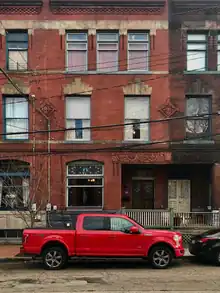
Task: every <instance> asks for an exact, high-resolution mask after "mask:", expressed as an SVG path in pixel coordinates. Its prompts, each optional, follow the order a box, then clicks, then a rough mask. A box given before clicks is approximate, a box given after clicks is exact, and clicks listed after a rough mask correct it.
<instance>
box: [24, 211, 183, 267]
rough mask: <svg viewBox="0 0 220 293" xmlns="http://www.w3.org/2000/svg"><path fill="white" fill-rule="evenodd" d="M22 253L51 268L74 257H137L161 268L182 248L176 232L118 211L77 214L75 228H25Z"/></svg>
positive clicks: (176, 256) (178, 255)
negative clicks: (149, 225) (153, 227)
mask: <svg viewBox="0 0 220 293" xmlns="http://www.w3.org/2000/svg"><path fill="white" fill-rule="evenodd" d="M21 254H23V255H29V256H32V257H42V259H43V263H44V267H45V269H50V270H58V269H61V268H63V267H64V266H65V265H66V264H67V263H68V260H69V259H71V258H76V257H78V258H80V257H97V258H98V257H100V258H103V257H104V258H107V257H110V258H111V257H112V258H115V257H126V258H128V257H138V258H143V259H147V260H149V261H150V263H151V264H152V266H153V267H154V268H158V269H164V268H167V267H168V266H169V265H170V263H171V261H172V259H173V258H179V257H182V256H183V255H184V248H183V244H182V235H181V234H180V233H178V232H173V231H165V230H151V229H145V228H144V227H143V226H141V225H140V224H138V223H137V222H136V221H134V220H133V219H131V218H129V217H127V216H125V215H121V214H80V215H78V217H77V220H76V226H75V227H71V224H70V223H69V225H66V229H53V228H51V229H50V228H42V229H41V228H37V229H25V230H24V231H23V243H22V247H21Z"/></svg>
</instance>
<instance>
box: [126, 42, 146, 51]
mask: <svg viewBox="0 0 220 293" xmlns="http://www.w3.org/2000/svg"><path fill="white" fill-rule="evenodd" d="M128 48H129V50H134V51H147V50H148V44H145V43H144V44H137V43H134V44H129V46H128Z"/></svg>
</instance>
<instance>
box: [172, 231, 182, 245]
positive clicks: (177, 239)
mask: <svg viewBox="0 0 220 293" xmlns="http://www.w3.org/2000/svg"><path fill="white" fill-rule="evenodd" d="M181 239H182V236H179V235H177V234H175V235H174V236H173V240H174V241H175V242H176V246H177V247H178V246H180V241H181Z"/></svg>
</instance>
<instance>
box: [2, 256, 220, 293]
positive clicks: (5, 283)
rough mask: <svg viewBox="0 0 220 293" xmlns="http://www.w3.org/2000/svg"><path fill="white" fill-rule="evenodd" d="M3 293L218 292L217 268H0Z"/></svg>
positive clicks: (102, 264)
mask: <svg viewBox="0 0 220 293" xmlns="http://www.w3.org/2000/svg"><path fill="white" fill-rule="evenodd" d="M0 286H1V290H0V291H1V292H3V293H9V292H10V293H14V292H17V293H25V292H42V293H43V292H47V293H48V292H59V293H61V292H65V293H66V292H78V293H82V292H98V293H99V292H100V293H101V292H108V293H111V292H112V293H113V292H114V293H117V292H120V293H122V292H130V293H135V292H138V293H141V292H148V293H150V292H154V293H155V292H164V291H166V292H175V293H178V292H181V293H184V292H188V293H189V292H194V293H195V292H200V293H201V292H219V288H220V278H219V268H218V267H215V266H212V265H208V264H198V263H195V262H194V261H189V260H187V261H183V260H181V261H178V262H176V263H174V265H173V266H172V267H171V268H170V269H167V270H153V269H151V267H149V265H148V264H146V263H145V262H142V261H140V262H139V261H138V262H137V261H135V260H134V261H133V262H128V261H123V262H118V261H117V262H116V261H109V262H108V263H106V262H101V261H99V262H95V261H92V262H91V261H90V262H82V263H71V264H70V265H69V267H68V268H67V269H65V270H62V271H53V272H51V271H45V270H43V269H42V267H41V266H40V265H39V264H32V263H26V264H23V263H11V264H0Z"/></svg>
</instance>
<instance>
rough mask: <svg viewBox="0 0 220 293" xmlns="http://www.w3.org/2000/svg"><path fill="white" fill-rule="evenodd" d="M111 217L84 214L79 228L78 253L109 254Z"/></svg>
mask: <svg viewBox="0 0 220 293" xmlns="http://www.w3.org/2000/svg"><path fill="white" fill-rule="evenodd" d="M110 234H111V231H109V218H108V217H105V216H101V215H96V216H84V217H83V218H82V222H81V223H80V228H79V229H78V230H77V236H76V254H77V255H81V256H93V255H94V256H108V255H110V254H111V248H110V246H109V239H110V238H109V236H110Z"/></svg>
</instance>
